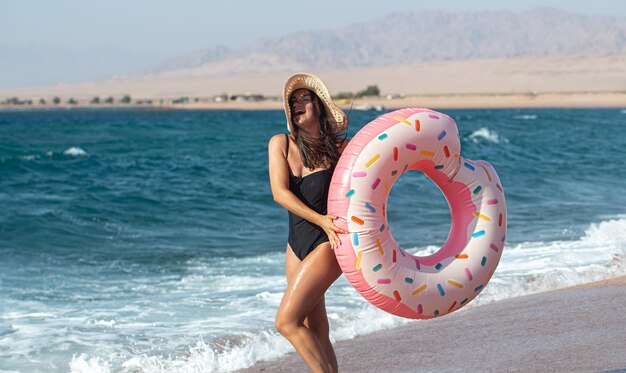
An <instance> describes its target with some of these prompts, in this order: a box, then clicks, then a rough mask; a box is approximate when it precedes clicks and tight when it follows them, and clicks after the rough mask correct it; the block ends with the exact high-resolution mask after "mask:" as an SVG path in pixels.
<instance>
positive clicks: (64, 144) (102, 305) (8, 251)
mask: <svg viewBox="0 0 626 373" xmlns="http://www.w3.org/2000/svg"><path fill="white" fill-rule="evenodd" d="M444 112H445V113H446V114H448V115H450V116H451V117H452V118H454V119H455V120H456V122H457V124H458V126H459V130H460V132H461V143H462V146H463V155H464V156H466V157H468V158H470V159H485V160H488V161H489V162H491V163H492V164H493V165H494V167H495V168H496V170H497V171H498V174H499V176H500V179H501V181H502V185H503V186H504V188H505V192H506V197H507V202H508V215H509V221H508V223H509V226H508V235H507V248H506V249H505V252H504V254H503V257H502V262H501V265H500V267H499V268H498V271H497V272H496V276H495V277H494V280H493V281H492V283H490V286H488V287H487V289H486V290H485V292H484V295H481V297H479V299H477V303H480V302H481V301H483V302H486V301H490V300H495V299H502V298H507V297H512V296H516V295H520V294H525V293H528V292H535V291H543V290H547V289H551V288H555V287H561V286H565V285H569V284H572V283H578V282H583V281H588V280H591V279H598V278H605V277H611V276H614V275H616V274H619V273H624V266H623V262H624V254H625V252H626V233H624V232H626V193H625V187H624V185H625V180H626V170H625V168H624V162H623V159H622V158H623V150H624V149H625V148H626V111H625V110H621V109H523V110H522V109H516V110H446V111H444ZM379 114H380V113H373V112H353V113H352V115H351V121H350V136H352V135H354V133H356V131H357V130H358V129H360V128H361V127H362V126H363V125H365V124H366V123H367V122H369V121H370V120H372V119H374V118H375V117H376V116H377V115H379ZM285 130H286V128H285V119H284V114H283V113H282V112H281V111H139V110H58V111H57V110H53V111H3V112H0V206H2V208H1V213H0V256H1V258H2V259H1V260H0V371H24V372H64V371H68V370H72V371H83V370H81V369H83V368H84V367H88V368H90V369H91V368H93V369H95V368H94V367H97V368H98V369H101V370H102V371H136V370H138V369H140V368H141V369H144V370H146V371H177V370H179V369H181V368H180V367H185V369H187V370H188V371H228V370H232V369H237V368H241V367H244V366H248V365H250V364H252V363H254V362H255V361H258V360H259V359H266V358H271V357H275V356H279V355H281V354H284V353H286V352H287V351H289V346H288V345H286V344H285V342H284V341H283V340H282V339H280V338H279V337H278V336H277V335H276V334H275V332H274V331H273V315H274V312H275V310H276V308H277V306H278V302H279V301H280V296H281V293H282V291H283V289H284V286H285V283H284V276H283V262H282V261H283V255H284V250H285V242H286V237H287V230H286V229H287V227H286V219H287V214H286V212H285V211H284V210H282V209H281V208H280V207H279V206H278V205H276V204H275V203H274V202H273V200H272V197H271V193H270V189H269V182H268V176H267V150H266V149H267V142H268V140H269V138H270V137H271V136H272V135H273V134H276V133H283V132H285ZM388 211H389V214H388V215H389V220H390V229H391V230H392V231H393V233H394V236H395V237H396V239H397V240H398V242H399V243H400V245H401V246H402V247H404V248H406V249H408V250H409V251H412V252H414V253H422V252H432V251H433V250H435V249H436V248H437V247H438V246H439V245H441V244H442V243H443V241H444V240H445V238H446V236H447V233H448V229H449V213H448V209H447V206H446V204H445V199H444V198H443V196H442V195H441V194H440V192H439V191H438V190H437V189H436V187H435V186H434V185H433V184H432V183H431V182H430V181H428V180H427V179H426V178H425V177H423V176H422V175H420V174H418V173H416V172H412V173H409V174H407V175H405V176H403V177H402V178H401V179H400V180H399V181H398V183H397V184H396V185H395V186H394V188H393V190H392V192H391V196H390V202H389V210H388ZM507 249H508V250H507ZM327 303H328V304H329V306H328V307H329V316H330V318H331V326H332V327H333V330H334V334H333V338H335V339H345V338H349V337H351V336H353V335H356V334H364V333H368V332H371V331H374V330H379V329H384V328H388V327H392V326H396V325H399V324H400V323H402V322H404V321H402V320H396V319H395V318H392V317H388V316H386V315H383V314H382V313H379V312H380V311H378V310H373V309H372V307H371V306H369V305H368V304H366V303H364V302H363V301H362V300H361V298H360V296H359V295H358V294H357V293H356V292H355V291H354V290H352V288H351V287H350V286H349V285H348V284H347V283H346V282H345V280H343V279H342V280H340V281H338V283H337V284H336V285H335V286H333V288H332V289H331V291H330V293H329V298H328V301H327ZM363 318H374V319H375V320H378V321H376V322H374V323H370V324H372V325H371V327H370V328H369V329H367V328H366V329H363V328H360V329H359V328H357V327H356V326H355V325H357V324H358V321H359V320H362V319H363Z"/></svg>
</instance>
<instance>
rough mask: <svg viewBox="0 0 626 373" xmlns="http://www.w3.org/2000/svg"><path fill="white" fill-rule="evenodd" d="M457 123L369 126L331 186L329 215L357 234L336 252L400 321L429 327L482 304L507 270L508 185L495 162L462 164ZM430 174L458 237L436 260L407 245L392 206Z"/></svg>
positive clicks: (437, 119)
mask: <svg viewBox="0 0 626 373" xmlns="http://www.w3.org/2000/svg"><path fill="white" fill-rule="evenodd" d="M459 138H460V136H459V132H458V129H457V127H456V123H455V122H454V120H452V118H450V117H449V116H447V115H445V114H441V113H438V112H435V111H432V110H428V109H402V110H397V111H394V112H391V113H388V114H385V115H383V116H381V117H379V118H377V119H375V120H374V121H372V122H370V123H369V124H368V125H366V126H365V127H363V129H361V130H360V131H359V132H358V133H357V134H356V136H355V137H354V138H353V139H352V140H351V141H350V143H349V144H348V146H347V147H346V149H345V150H344V152H343V154H342V156H341V158H340V159H339V162H338V164H337V167H336V169H335V172H334V174H333V178H332V181H331V185H330V191H329V195H328V213H329V214H333V215H336V216H338V217H339V219H338V220H336V224H337V226H339V227H341V228H344V229H347V230H348V232H350V233H349V234H348V235H344V236H342V237H341V245H340V246H339V247H338V248H337V249H336V250H335V254H336V256H337V260H338V262H339V265H340V266H341V269H342V271H343V272H344V274H345V276H346V277H347V279H348V281H349V282H350V283H351V284H352V285H353V286H354V287H355V288H356V289H357V290H358V291H359V292H360V293H361V294H362V295H363V297H365V299H367V300H368V301H369V302H370V303H372V304H373V305H375V306H377V307H379V308H381V309H383V310H385V311H387V312H389V313H392V314H394V315H397V316H402V317H407V318H414V319H428V318H433V317H438V316H442V315H445V314H448V313H450V312H453V311H455V310H457V309H459V308H461V307H463V306H465V305H466V304H468V303H469V301H471V300H472V299H473V298H474V297H476V296H477V295H478V294H479V293H480V291H481V290H482V289H484V288H485V285H486V284H487V282H488V281H489V279H490V278H491V276H492V275H493V272H494V270H495V268H496V266H497V265H498V261H499V260H500V256H501V255H502V249H503V248H504V239H505V233H506V204H505V200H504V192H503V190H502V186H501V185H500V180H499V179H498V175H497V174H496V172H495V170H494V169H493V167H492V166H491V165H490V164H489V163H487V162H485V161H472V160H469V159H467V158H464V157H462V156H461V155H460V151H461V145H460V140H459ZM409 170H418V171H421V172H423V173H424V174H425V175H426V176H427V177H428V178H429V179H430V180H432V181H433V182H434V183H435V184H436V185H437V187H438V188H439V189H440V190H441V191H442V193H443V195H444V196H445V198H446V200H447V202H448V206H449V208H450V218H451V225H450V233H449V235H448V238H447V240H446V242H445V243H444V245H443V246H442V247H441V248H440V249H439V250H438V251H437V252H435V253H434V254H432V255H429V256H414V255H411V254H410V253H408V252H406V251H405V250H403V249H402V248H401V247H399V246H398V244H397V243H396V241H395V240H394V238H393V236H392V234H391V232H390V230H389V224H388V222H387V213H386V206H387V200H388V196H389V191H390V189H391V187H392V186H393V184H394V182H395V181H396V180H397V179H398V178H399V177H400V176H401V175H402V174H403V173H404V172H407V171H409Z"/></svg>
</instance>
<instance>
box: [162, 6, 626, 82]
mask: <svg viewBox="0 0 626 373" xmlns="http://www.w3.org/2000/svg"><path fill="white" fill-rule="evenodd" d="M625 53H626V17H610V16H586V15H580V14H574V13H568V12H565V11H561V10H556V9H550V8H541V9H535V10H530V11H526V12H519V13H513V12H504V11H498V12H491V11H483V12H476V13H448V12H444V11H421V12H414V13H392V14H389V15H386V16H384V17H383V18H380V19H377V20H373V21H371V22H367V23H358V24H352V25H349V26H346V27H344V28H339V29H333V30H311V31H306V32H298V33H295V34H292V35H288V36H284V37H279V38H270V39H262V40H258V41H257V42H256V43H254V44H253V45H252V46H250V47H249V48H247V49H245V50H241V51H235V50H232V49H229V48H227V47H217V48H212V49H207V50H205V51H200V52H196V53H193V54H190V55H187V56H181V57H178V58H176V59H172V60H169V61H166V62H165V63H163V64H161V65H159V66H157V67H156V68H155V69H153V70H152V72H153V73H163V72H168V73H167V74H168V75H170V74H173V75H222V74H232V73H247V72H258V71H278V70H293V69H306V68H315V69H328V68H346V67H376V66H385V65H390V64H406V63H414V62H420V61H445V60H466V59H486V58H512V57H544V56H567V55H613V54H625Z"/></svg>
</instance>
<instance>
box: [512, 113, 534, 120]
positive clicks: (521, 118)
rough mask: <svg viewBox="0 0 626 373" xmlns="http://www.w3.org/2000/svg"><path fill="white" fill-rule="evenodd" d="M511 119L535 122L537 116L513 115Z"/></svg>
mask: <svg viewBox="0 0 626 373" xmlns="http://www.w3.org/2000/svg"><path fill="white" fill-rule="evenodd" d="M513 119H517V120H535V119H537V115H535V114H523V115H514V116H513Z"/></svg>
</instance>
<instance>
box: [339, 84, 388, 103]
mask: <svg viewBox="0 0 626 373" xmlns="http://www.w3.org/2000/svg"><path fill="white" fill-rule="evenodd" d="M357 96H358V97H367V96H376V97H378V96H380V89H379V88H378V86H377V85H368V86H367V88H365V89H363V90H360V91H358V92H356V93H354V92H339V93H338V94H337V95H336V96H334V99H336V100H341V99H346V98H355V97H357Z"/></svg>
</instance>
